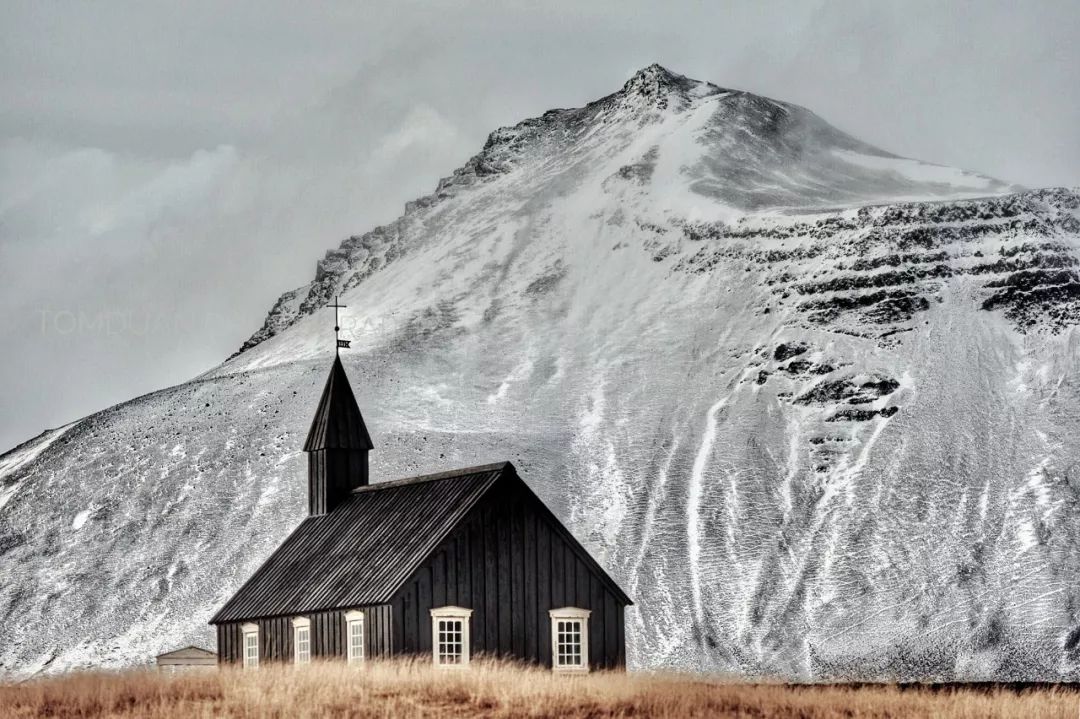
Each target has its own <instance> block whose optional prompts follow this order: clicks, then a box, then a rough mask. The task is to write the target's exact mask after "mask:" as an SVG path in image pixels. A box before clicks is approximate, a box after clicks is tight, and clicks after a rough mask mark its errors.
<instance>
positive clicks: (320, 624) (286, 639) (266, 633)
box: [217, 604, 394, 664]
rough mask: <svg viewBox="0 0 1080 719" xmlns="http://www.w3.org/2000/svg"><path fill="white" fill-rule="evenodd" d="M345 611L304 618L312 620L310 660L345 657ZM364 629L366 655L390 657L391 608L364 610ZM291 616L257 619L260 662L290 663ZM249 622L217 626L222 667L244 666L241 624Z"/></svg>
mask: <svg viewBox="0 0 1080 719" xmlns="http://www.w3.org/2000/svg"><path fill="white" fill-rule="evenodd" d="M347 611H348V610H344V609H343V610H334V611H329V612H314V613H312V614H305V615H303V616H305V617H307V618H308V619H310V620H311V657H312V659H316V658H323V659H327V658H332V657H342V658H344V657H345V656H346V644H345V613H346V612H347ZM361 611H363V612H364V629H365V630H366V632H367V634H366V636H365V638H364V639H365V642H366V644H367V647H366V648H367V656H368V657H370V658H386V657H389V656H391V655H392V654H393V651H394V644H393V637H392V633H391V630H392V620H391V608H390V606H389V605H385V604H384V605H379V606H375V607H363V608H361ZM292 619H293V617H271V618H268V619H256V620H253V621H252V622H250V623H251V624H257V625H259V662H260V663H269V662H286V663H292V661H293V653H294V647H293V626H292V621H291V620H292ZM248 623H249V622H229V623H227V624H219V625H218V627H217V640H218V657H219V661H220V662H221V663H222V664H232V663H240V664H242V663H243V660H244V644H243V642H244V635H243V625H245V624H248Z"/></svg>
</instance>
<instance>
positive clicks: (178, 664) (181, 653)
mask: <svg viewBox="0 0 1080 719" xmlns="http://www.w3.org/2000/svg"><path fill="white" fill-rule="evenodd" d="M156 663H157V668H158V671H159V672H168V673H170V674H171V673H174V672H187V671H199V670H207V669H213V668H215V667H216V666H217V653H216V652H212V651H210V650H209V649H203V648H201V647H184V648H183V649H174V650H173V651H171V652H165V653H164V654H158V655H157V660H156Z"/></svg>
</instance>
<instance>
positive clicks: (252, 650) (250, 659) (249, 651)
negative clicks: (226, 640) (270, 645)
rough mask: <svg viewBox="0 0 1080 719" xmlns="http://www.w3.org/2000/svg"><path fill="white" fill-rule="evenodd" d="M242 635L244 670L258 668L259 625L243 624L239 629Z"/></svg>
mask: <svg viewBox="0 0 1080 719" xmlns="http://www.w3.org/2000/svg"><path fill="white" fill-rule="evenodd" d="M240 631H241V632H243V635H244V669H258V668H259V625H258V624H244V625H242V626H241V627H240Z"/></svg>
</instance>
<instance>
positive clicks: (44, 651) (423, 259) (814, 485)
mask: <svg viewBox="0 0 1080 719" xmlns="http://www.w3.org/2000/svg"><path fill="white" fill-rule="evenodd" d="M1078 208H1080V195H1078V194H1077V192H1075V191H1070V190H1040V191H1032V192H1025V191H1018V188H1013V187H1010V186H1008V185H1006V184H1004V183H1002V182H1000V181H997V180H994V179H991V178H986V177H983V176H980V175H975V174H972V173H967V172H963V171H960V170H954V169H951V168H944V167H940V166H936V165H930V164H927V163H922V162H918V161H914V160H908V159H904V158H899V157H896V156H894V155H891V154H889V153H887V152H884V151H881V150H878V149H875V148H873V147H871V146H869V145H866V144H865V143H861V142H859V141H858V140H855V139H854V138H851V137H849V136H847V135H845V134H844V133H842V132H840V131H838V130H836V129H835V128H832V127H831V126H829V125H828V124H827V123H825V122H824V121H823V120H821V119H820V118H817V117H816V116H815V115H813V114H812V113H810V112H809V111H807V110H805V109H803V108H799V107H797V106H794V105H789V104H786V103H782V102H777V101H773V100H769V99H766V98H762V97H759V96H755V95H752V94H749V93H745V92H738V91H730V90H724V89H721V88H719V87H716V86H713V85H711V84H708V83H702V82H698V81H694V80H690V79H687V78H684V77H682V76H679V75H675V74H673V73H670V72H668V71H667V70H664V69H663V68H661V67H659V66H651V67H649V68H646V69H644V70H642V71H641V72H639V73H637V74H636V75H635V76H634V77H633V78H632V79H631V80H630V81H629V82H628V83H627V84H626V85H625V86H624V87H623V89H622V90H620V91H619V92H616V93H614V94H612V95H610V96H608V97H606V98H603V99H601V100H598V101H596V102H594V103H591V104H589V105H587V106H586V107H584V108H578V109H571V110H554V111H551V112H548V113H545V114H544V115H543V116H542V117H540V118H535V119H532V120H526V121H525V122H522V123H520V124H518V125H516V126H514V127H512V128H503V129H500V130H498V131H496V132H495V133H493V134H492V135H491V137H490V138H489V140H488V142H487V144H486V145H485V147H484V149H483V150H482V151H481V152H480V153H479V154H478V155H476V156H475V157H473V158H472V159H471V160H470V161H469V162H468V163H466V165H465V166H464V167H463V168H461V169H459V170H457V171H455V173H454V174H453V175H452V176H450V177H448V178H446V179H444V180H443V181H441V182H440V183H439V187H438V188H437V189H436V191H435V193H433V194H432V195H430V196H428V197H425V198H422V199H420V200H417V201H415V202H413V203H410V204H409V205H408V206H407V208H406V211H405V213H404V215H403V216H402V217H401V218H399V219H398V220H396V221H395V222H394V223H391V224H390V225H387V226H384V227H380V228H377V229H375V230H373V231H371V232H369V233H367V234H365V235H362V236H356V237H352V238H349V239H348V240H346V241H345V242H344V243H343V244H342V246H341V247H340V248H338V249H337V250H333V251H331V252H329V253H328V254H327V256H326V258H325V259H324V260H323V261H322V262H321V263H320V265H319V269H318V273H317V276H316V278H315V280H314V281H313V282H312V283H311V284H309V285H307V286H305V287H302V288H299V289H297V290H294V291H292V292H289V293H286V294H285V295H283V296H282V298H281V299H280V300H279V301H278V303H277V304H276V305H275V307H274V308H273V309H272V310H271V312H270V315H269V316H268V318H267V321H266V323H265V325H264V326H263V327H262V328H261V329H260V330H259V331H258V332H256V334H255V335H253V336H252V338H251V339H250V340H248V342H247V343H245V345H244V347H243V348H242V351H241V352H240V353H238V354H237V355H235V356H234V357H232V358H230V359H229V361H227V362H225V363H224V364H222V365H221V366H220V367H218V368H216V369H215V370H213V371H211V372H209V373H207V374H205V375H203V376H201V377H200V378H198V379H197V380H194V381H192V382H189V383H187V384H185V385H181V386H178V387H174V388H170V389H166V390H162V391H161V392H157V393H154V394H151V395H148V396H146V397H141V398H138V399H136V400H133V401H131V402H129V403H126V404H123V405H119V406H117V407H114V408H111V409H109V410H106V411H104V412H101V413H98V414H96V415H93V416H91V417H89V418H87V419H85V420H82V421H81V422H79V423H76V424H75V425H73V426H70V427H68V428H66V429H64V430H62V431H59V430H58V431H57V432H55V433H53V434H50V435H47V436H43V437H42V438H40V439H38V440H35V441H33V442H31V443H28V444H27V445H24V446H22V447H21V448H19V449H18V450H17V453H16V454H14V455H5V457H4V458H3V459H2V460H0V462H3V464H2V465H0V497H6V500H5V501H6V503H5V504H4V505H3V506H2V507H0V514H2V516H3V520H4V521H3V523H2V524H0V561H2V562H3V563H4V566H5V574H6V575H8V576H10V577H11V579H10V580H9V581H7V582H5V583H4V585H3V586H2V587H0V607H2V608H3V611H4V615H5V616H9V617H10V616H19V617H22V618H25V622H20V623H19V625H18V626H17V627H13V632H12V636H11V641H9V642H7V643H5V646H3V647H2V648H0V661H2V662H3V666H4V667H5V669H8V670H10V671H19V672H27V671H33V670H36V669H39V668H42V667H49V668H63V667H69V666H77V665H80V664H83V663H90V662H101V661H106V662H115V663H123V662H131V661H137V660H139V659H141V658H144V657H146V656H149V655H151V654H153V653H155V652H156V651H158V650H160V649H163V648H165V647H167V646H170V645H172V644H175V643H178V642H181V641H188V640H199V641H202V642H203V643H205V642H206V641H207V637H209V632H208V631H207V629H206V628H205V627H204V625H203V622H205V620H206V619H207V618H208V617H209V616H210V614H211V613H212V612H213V610H214V609H215V608H216V607H217V606H219V605H220V603H221V602H223V601H224V600H225V599H226V598H227V597H228V596H229V595H230V594H231V592H232V591H234V590H235V588H236V587H237V586H238V585H239V584H240V583H241V582H242V581H243V580H244V579H245V578H246V577H247V576H248V575H249V574H250V572H251V571H252V570H253V569H254V568H255V567H256V566H257V565H258V564H259V563H260V562H261V561H262V559H263V558H265V557H266V556H267V555H268V554H269V553H270V551H272V549H273V548H274V547H275V546H276V545H277V543H278V542H279V541H280V540H281V539H282V538H283V537H284V536H285V535H286V534H287V533H288V532H289V531H290V530H291V529H292V527H294V526H295V525H296V524H297V523H298V522H299V521H300V519H301V518H302V513H303V511H304V509H303V508H304V506H305V505H304V497H303V492H304V490H305V483H304V481H303V471H304V463H303V458H302V456H301V454H300V451H299V450H300V445H301V443H302V441H303V432H304V431H305V429H306V423H307V421H308V420H309V419H310V414H311V412H312V411H313V408H314V405H315V402H316V401H317V394H318V390H319V388H320V387H321V383H322V380H323V378H324V376H325V372H326V369H327V366H328V362H329V357H330V354H329V353H330V352H331V351H332V347H333V338H332V324H333V322H332V317H331V315H330V310H329V309H323V308H324V306H325V304H326V301H327V300H328V298H330V297H332V296H333V295H334V294H336V293H339V292H340V293H341V295H342V300H343V302H344V304H346V305H348V309H347V310H345V313H344V317H343V321H342V325H343V328H344V334H345V336H347V337H350V338H353V339H354V345H353V346H354V348H355V349H354V350H353V351H350V352H348V353H346V355H345V356H344V359H345V362H346V364H347V366H348V369H349V372H350V376H351V377H352V379H353V382H354V384H355V385H356V389H357V396H358V399H359V400H360V403H361V407H362V408H363V411H364V413H365V417H366V418H367V419H368V425H369V427H370V429H371V432H372V437H373V440H374V443H375V445H376V449H375V450H374V451H373V452H372V474H373V477H375V478H376V479H391V478H394V477H397V476H401V475H405V474H411V473H414V472H419V471H426V470H431V471H437V470H439V469H446V468H450V467H454V466H462V465H466V464H477V463H482V462H488V461H495V460H500V459H511V460H513V461H514V462H515V463H516V464H517V465H518V467H519V470H520V471H521V474H522V476H523V477H524V478H525V479H526V480H527V481H529V482H530V484H531V485H532V486H533V487H534V488H535V489H536V490H537V492H538V493H539V494H540V496H541V497H542V498H543V499H544V500H545V501H547V502H548V503H549V504H550V505H551V506H552V507H553V508H554V509H555V510H556V512H557V513H558V514H559V515H560V516H561V517H563V518H564V519H566V521H567V522H568V525H569V526H570V527H571V528H572V529H573V530H574V531H575V532H576V533H577V535H578V536H579V537H581V538H582V540H583V541H584V543H585V544H586V546H588V547H589V548H590V549H591V551H593V552H594V554H595V555H596V556H597V558H598V559H599V560H600V561H601V562H602V563H603V564H604V565H605V566H606V567H607V568H609V569H610V570H611V572H612V573H613V576H615V577H616V578H618V579H619V580H620V581H621V582H622V584H623V586H624V587H625V588H626V589H627V591H628V592H629V593H630V595H631V596H632V597H633V598H634V600H635V602H636V605H637V606H636V608H635V611H634V612H633V613H631V616H630V617H629V618H628V640H629V651H630V660H631V662H632V663H633V664H635V665H639V666H642V665H645V666H679V667H686V668H690V667H693V668H703V669H710V670H711V669H725V670H738V671H745V672H749V673H754V674H777V675H783V676H790V677H802V678H808V677H812V678H831V677H841V678H871V677H872V678H882V677H906V678H953V677H962V678H976V677H978V678H1002V679H1005V678H1012V679H1017V678H1027V679H1034V678H1043V679H1045V678H1075V677H1077V675H1078V672H1077V667H1078V657H1077V645H1078V644H1080V617H1078V616H1077V613H1078V611H1080V609H1078V606H1080V589H1077V585H1076V583H1075V581H1074V578H1075V576H1076V572H1077V570H1078V569H1080V566H1078V565H1080V529H1078V525H1077V523H1076V521H1075V519H1074V517H1075V513H1076V511H1077V509H1078V497H1077V492H1078V491H1080V485H1078V484H1077V483H1078V482H1080V477H1078V476H1077V475H1076V469H1075V466H1076V462H1077V459H1080V452H1078V451H1077V450H1075V449H1074V443H1072V442H1070V439H1071V438H1073V437H1075V436H1077V430H1078V429H1080V417H1078V416H1077V413H1076V412H1075V411H1074V410H1073V408H1074V407H1076V406H1077V402H1076V400H1077V393H1078V389H1077V387H1076V383H1075V382H1074V380H1073V379H1072V378H1073V377H1074V376H1076V365H1077V361H1078V360H1077V358H1078V354H1077V333H1076V330H1075V325H1076V323H1077V321H1078V320H1077V318H1078V317H1080V305H1078V302H1080V299H1078V298H1080V292H1078V291H1080V279H1078V278H1077V274H1076V266H1077V264H1078V261H1080V260H1078V257H1077V244H1078V242H1080V219H1078V216H1080V209H1078ZM46 443H48V445H47V446H46ZM4 467H7V469H4ZM72 627H77V629H72Z"/></svg>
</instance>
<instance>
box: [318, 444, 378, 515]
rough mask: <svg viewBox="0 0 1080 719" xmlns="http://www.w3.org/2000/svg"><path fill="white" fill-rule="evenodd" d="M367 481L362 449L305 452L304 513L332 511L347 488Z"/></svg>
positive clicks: (365, 483)
mask: <svg viewBox="0 0 1080 719" xmlns="http://www.w3.org/2000/svg"><path fill="white" fill-rule="evenodd" d="M367 483H368V453H367V451H366V450H364V451H361V450H351V449H318V450H312V451H311V452H309V453H308V514H310V515H317V514H326V513H327V512H330V511H332V510H333V509H334V508H335V507H336V506H338V504H340V503H341V501H342V500H343V499H344V498H345V497H347V496H348V495H349V492H351V491H352V490H353V489H355V488H356V487H362V486H365V485H367Z"/></svg>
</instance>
